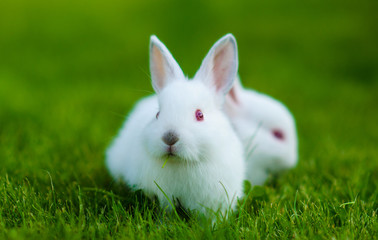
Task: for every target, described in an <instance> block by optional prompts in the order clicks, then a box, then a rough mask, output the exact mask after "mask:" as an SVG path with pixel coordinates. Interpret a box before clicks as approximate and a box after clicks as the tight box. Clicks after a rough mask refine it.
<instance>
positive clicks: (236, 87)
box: [228, 75, 243, 104]
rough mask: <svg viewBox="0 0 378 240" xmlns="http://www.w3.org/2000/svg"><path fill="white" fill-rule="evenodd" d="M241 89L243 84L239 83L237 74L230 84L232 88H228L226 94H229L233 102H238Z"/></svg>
mask: <svg viewBox="0 0 378 240" xmlns="http://www.w3.org/2000/svg"><path fill="white" fill-rule="evenodd" d="M242 89H243V86H242V84H241V81H240V77H239V75H237V76H236V78H235V81H234V84H233V85H232V88H231V89H230V91H229V93H228V95H229V96H230V98H231V99H232V101H234V103H236V104H238V103H239V102H240V101H239V98H240V96H239V95H240V92H241V91H242Z"/></svg>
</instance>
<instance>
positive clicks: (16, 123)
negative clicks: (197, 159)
mask: <svg viewBox="0 0 378 240" xmlns="http://www.w3.org/2000/svg"><path fill="white" fill-rule="evenodd" d="M377 12H378V2H377V1H375V0H362V1H348V0H347V1H326V0H322V1H300V0H289V1H279V0H271V1H247V0H246V1H236V0H235V1H223V0H209V1H203V0H201V1H200V0H193V1H174V0H161V1H153V0H148V1H128V0H110V1H103V0H101V1H100V0H91V1H85V0H82V1H74V0H66V1H58V0H57V1H48V0H34V1H27V0H13V1H7V0H5V1H1V2H0V162H1V163H0V164H1V168H0V172H1V178H2V179H3V180H4V179H5V178H6V176H8V178H9V179H10V181H15V182H18V181H22V180H23V179H25V178H28V179H29V180H28V181H31V182H32V183H31V185H32V186H34V187H35V188H36V189H39V190H40V191H46V188H47V186H49V185H50V177H49V176H48V174H47V173H46V171H48V172H49V173H50V174H51V178H52V180H53V181H54V184H55V187H56V189H58V190H59V191H61V192H65V191H67V192H69V190H67V189H68V188H69V187H70V186H72V183H73V182H76V183H77V184H80V185H83V186H92V187H99V188H104V189H108V190H109V189H110V190H111V187H109V182H110V181H111V180H110V178H109V176H108V175H107V171H106V169H105V166H104V163H103V162H104V150H105V149H106V147H107V145H108V144H109V142H110V141H111V139H112V138H113V137H114V135H115V134H116V133H117V131H118V129H119V127H120V126H121V124H122V122H123V120H124V116H125V115H126V114H127V112H128V111H129V110H130V109H131V107H132V106H133V104H134V103H135V101H137V100H138V99H140V98H141V97H143V96H146V95H148V94H150V93H151V92H152V87H151V85H150V80H149V67H148V44H149V36H150V35H151V34H156V35H157V36H158V37H159V38H160V40H162V41H163V42H164V43H165V44H166V46H167V47H168V48H169V49H170V51H171V52H172V54H173V55H174V56H175V58H176V60H177V61H178V63H179V64H180V66H181V67H182V69H183V71H184V72H185V73H186V74H187V75H188V76H193V75H194V73H195V72H196V70H197V68H198V67H199V65H200V63H201V61H202V58H203V57H204V56H205V54H206V53H207V51H208V50H209V48H210V47H211V46H212V44H213V43H214V42H215V41H216V40H217V39H218V38H220V37H221V36H223V35H224V34H226V33H229V32H230V33H233V34H234V35H235V37H236V39H237V41H238V47H239V62H240V66H239V72H240V76H241V79H242V82H243V83H244V85H245V86H246V87H248V88H254V89H256V90H258V91H262V92H264V93H267V94H270V95H271V96H273V97H275V98H277V99H279V100H281V101H282V102H284V103H285V104H286V105H287V106H288V107H289V109H290V110H291V111H292V113H293V114H294V116H295V118H296V121H297V126H298V135H299V145H300V161H299V165H298V167H297V168H296V169H294V170H292V171H291V172H289V173H288V174H287V175H285V176H284V177H283V178H281V179H280V180H279V181H280V182H279V183H278V186H287V185H290V187H292V188H297V189H300V187H301V185H302V184H307V185H306V186H309V187H308V188H307V190H306V191H308V193H310V192H323V193H329V195H330V196H331V195H335V196H338V197H337V198H339V199H343V200H345V201H347V200H350V199H351V198H353V197H354V196H356V195H359V197H360V198H361V199H369V196H371V194H373V193H374V192H375V191H376V189H377V187H378V184H377V175H378V170H377V169H378V167H377V166H378V163H377V162H378V149H377V144H378V126H377V123H378V109H377V104H378V27H377V23H378V14H377ZM315 179H316V181H315ZM288 183H290V184H288ZM345 185H348V186H350V191H349V190H348V192H344V191H341V190H340V186H345ZM72 188H74V187H72ZM361 189H363V190H362V192H361Z"/></svg>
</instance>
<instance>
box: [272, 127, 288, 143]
mask: <svg viewBox="0 0 378 240" xmlns="http://www.w3.org/2000/svg"><path fill="white" fill-rule="evenodd" d="M272 134H273V136H274V137H275V138H277V139H279V140H281V141H283V140H285V135H284V133H283V131H282V130H280V129H273V130H272Z"/></svg>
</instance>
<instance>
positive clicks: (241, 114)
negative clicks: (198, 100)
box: [225, 76, 298, 185]
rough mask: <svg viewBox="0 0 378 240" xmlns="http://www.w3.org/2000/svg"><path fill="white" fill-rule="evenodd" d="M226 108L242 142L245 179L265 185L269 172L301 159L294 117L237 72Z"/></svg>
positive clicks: (287, 166) (281, 168)
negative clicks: (246, 84)
mask: <svg viewBox="0 0 378 240" xmlns="http://www.w3.org/2000/svg"><path fill="white" fill-rule="evenodd" d="M225 112H226V113H227V115H228V116H229V118H230V120H231V122H232V124H233V126H234V128H235V130H236V132H237V134H238V135H239V137H240V139H241V141H242V142H243V145H244V149H245V156H246V179H247V180H248V181H250V182H251V184H252V185H262V184H264V182H265V180H266V179H267V177H268V176H269V174H270V173H272V174H276V173H279V172H281V171H283V170H285V169H289V168H292V167H294V166H295V165H296V163H297V160H298V143H297V133H296V127H295V120H294V117H293V116H292V114H291V113H290V112H289V110H288V109H287V108H286V107H285V106H284V105H283V104H282V103H281V102H279V101H277V100H275V99H273V98H272V97H270V96H268V95H265V94H263V93H259V92H257V91H254V90H251V89H245V88H243V86H242V85H241V82H240V79H239V76H237V78H236V80H235V82H234V85H233V87H232V89H231V90H230V92H229V94H228V95H227V97H226V104H225Z"/></svg>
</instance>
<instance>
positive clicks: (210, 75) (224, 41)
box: [194, 34, 238, 96]
mask: <svg viewBox="0 0 378 240" xmlns="http://www.w3.org/2000/svg"><path fill="white" fill-rule="evenodd" d="M237 71H238V51H237V46H236V40H235V38H234V36H233V35H232V34H227V35H225V36H224V37H222V38H221V39H219V40H218V41H217V42H216V43H215V44H214V46H213V47H212V48H211V49H210V51H209V53H208V54H207V55H206V57H205V59H204V60H203V61H202V64H201V67H200V69H199V70H198V72H197V73H196V75H195V77H194V78H195V79H199V80H201V81H203V82H204V83H205V84H206V85H208V86H210V87H211V88H214V89H215V91H216V92H217V93H221V94H223V96H224V95H226V94H227V93H228V91H229V90H230V89H231V87H232V84H233V81H234V79H235V77H236V73H237Z"/></svg>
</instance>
